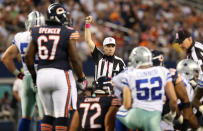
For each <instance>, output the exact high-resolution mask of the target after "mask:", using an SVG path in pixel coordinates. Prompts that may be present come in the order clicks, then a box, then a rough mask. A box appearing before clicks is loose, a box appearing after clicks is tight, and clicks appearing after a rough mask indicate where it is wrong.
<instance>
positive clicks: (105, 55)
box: [85, 16, 125, 80]
mask: <svg viewBox="0 0 203 131" xmlns="http://www.w3.org/2000/svg"><path fill="white" fill-rule="evenodd" d="M92 21H93V19H92V16H88V17H86V19H85V41H86V42H87V44H88V46H89V48H90V51H91V54H92V58H93V60H94V64H95V73H94V79H95V80H97V79H98V78H99V77H101V76H106V77H110V78H112V77H113V76H115V75H117V74H118V73H120V72H121V71H122V70H123V69H124V68H125V63H124V61H123V60H122V59H121V58H120V57H118V56H116V55H115V50H116V40H115V39H114V38H113V37H106V38H105V39H104V41H103V51H101V50H100V49H98V48H97V47H96V45H95V44H94V42H93V41H92V38H91V32H90V24H91V23H92Z"/></svg>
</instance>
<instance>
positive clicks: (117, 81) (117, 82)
mask: <svg viewBox="0 0 203 131" xmlns="http://www.w3.org/2000/svg"><path fill="white" fill-rule="evenodd" d="M112 82H113V85H114V88H118V89H119V90H121V91H122V90H123V87H124V86H129V81H128V77H127V75H126V72H125V70H124V71H123V72H121V73H119V74H118V75H116V76H114V77H113V79H112Z"/></svg>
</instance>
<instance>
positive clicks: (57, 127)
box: [56, 126, 67, 129]
mask: <svg viewBox="0 0 203 131" xmlns="http://www.w3.org/2000/svg"><path fill="white" fill-rule="evenodd" d="M56 129H67V126H56Z"/></svg>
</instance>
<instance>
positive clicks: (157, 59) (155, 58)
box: [152, 50, 164, 66]
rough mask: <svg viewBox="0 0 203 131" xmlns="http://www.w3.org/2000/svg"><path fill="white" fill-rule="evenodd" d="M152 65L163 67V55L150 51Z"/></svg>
mask: <svg viewBox="0 0 203 131" xmlns="http://www.w3.org/2000/svg"><path fill="white" fill-rule="evenodd" d="M152 63H153V66H163V65H164V53H163V52H161V51H158V50H153V51H152Z"/></svg>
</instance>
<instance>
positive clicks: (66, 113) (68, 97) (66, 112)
mask: <svg viewBox="0 0 203 131" xmlns="http://www.w3.org/2000/svg"><path fill="white" fill-rule="evenodd" d="M65 73H66V79H67V83H68V96H67V100H66V108H65V117H68V105H69V99H70V92H71V84H70V79H69V75H68V71H65Z"/></svg>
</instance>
